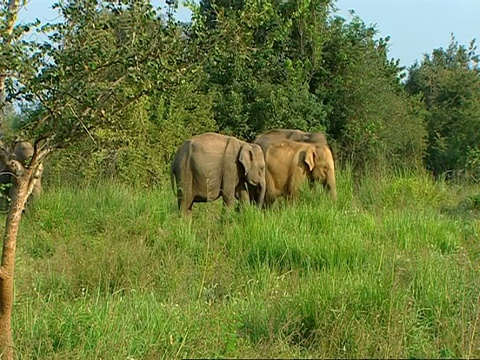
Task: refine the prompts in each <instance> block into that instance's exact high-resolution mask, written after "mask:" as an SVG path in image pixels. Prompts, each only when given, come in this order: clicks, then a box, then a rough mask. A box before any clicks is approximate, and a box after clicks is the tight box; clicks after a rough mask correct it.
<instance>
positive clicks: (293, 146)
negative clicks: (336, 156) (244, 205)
mask: <svg viewBox="0 0 480 360" xmlns="http://www.w3.org/2000/svg"><path fill="white" fill-rule="evenodd" d="M265 164H266V171H265V180H266V185H267V189H266V193H265V200H264V201H265V205H266V206H270V205H271V204H273V203H274V202H275V199H276V198H277V197H278V196H283V197H286V198H288V199H294V198H297V197H298V193H299V190H300V186H301V185H302V183H303V182H304V181H306V180H309V181H310V182H313V181H318V182H321V183H322V184H323V185H324V187H325V188H327V190H328V191H329V192H330V195H331V197H332V198H333V199H334V200H336V198H337V193H336V188H335V166H334V162H333V157H332V153H331V151H330V148H329V147H328V146H327V145H319V146H316V145H314V144H309V143H304V142H297V141H292V140H283V141H281V142H274V143H272V144H269V145H268V147H267V148H266V151H265ZM253 194H254V192H253Z"/></svg>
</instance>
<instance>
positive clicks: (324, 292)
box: [2, 167, 480, 359]
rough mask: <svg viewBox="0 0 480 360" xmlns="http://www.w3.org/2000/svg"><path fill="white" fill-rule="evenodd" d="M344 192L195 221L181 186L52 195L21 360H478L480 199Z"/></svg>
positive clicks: (38, 229) (369, 183) (411, 189)
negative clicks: (181, 204) (186, 212)
mask: <svg viewBox="0 0 480 360" xmlns="http://www.w3.org/2000/svg"><path fill="white" fill-rule="evenodd" d="M337 183H338V192H339V194H338V198H339V200H338V201H337V203H332V201H331V200H330V199H329V198H328V196H326V195H324V194H323V190H322V189H321V188H316V189H314V190H313V191H309V189H304V191H302V194H301V197H300V199H299V200H298V201H297V202H296V203H294V204H286V203H285V202H283V201H279V202H277V203H276V204H275V206H274V207H273V208H272V209H269V210H268V211H260V210H258V209H256V208H255V207H253V206H247V207H245V208H241V209H234V210H231V211H226V210H225V209H224V208H223V207H222V206H221V201H218V202H215V203H209V204H196V205H194V210H193V218H192V219H190V220H185V219H183V218H182V217H181V216H179V214H178V212H177V210H176V198H175V196H174V194H173V193H172V190H171V189H170V187H169V186H167V185H165V186H164V187H159V188H157V189H150V190H147V189H142V188H131V187H127V186H122V185H118V184H117V183H115V182H113V181H112V182H105V183H102V184H94V185H92V186H88V187H84V188H79V187H74V186H71V185H66V184H63V185H61V184H56V185H52V186H49V187H47V188H46V191H45V194H44V196H43V197H42V198H41V199H40V200H39V201H38V202H37V203H36V204H35V207H34V208H33V209H30V210H31V211H28V212H27V213H26V214H25V216H24V218H23V219H22V224H21V228H20V233H19V238H18V244H17V263H16V275H15V276H16V282H15V307H14V313H13V319H12V321H13V331H14V337H15V346H16V357H17V358H18V359H67V358H68V359H95V358H98V359H160V358H215V357H228V358H235V357H237V358H279V357H289V358H368V357H373V358H452V357H453V358H455V357H457V358H479V357H480V334H479V331H478V328H479V327H480V323H479V318H480V281H479V280H478V279H479V270H480V246H479V244H478V242H479V234H480V190H479V188H478V186H477V187H474V186H465V185H460V184H447V183H445V182H435V181H433V180H432V179H431V178H430V177H429V176H427V175H425V174H418V173H401V172H397V173H396V174H392V173H382V172H372V173H371V174H370V175H368V176H358V175H354V174H353V172H352V171H351V170H350V169H349V168H348V167H347V168H344V169H340V171H338V176H337ZM2 220H4V216H2ZM3 223H4V221H3Z"/></svg>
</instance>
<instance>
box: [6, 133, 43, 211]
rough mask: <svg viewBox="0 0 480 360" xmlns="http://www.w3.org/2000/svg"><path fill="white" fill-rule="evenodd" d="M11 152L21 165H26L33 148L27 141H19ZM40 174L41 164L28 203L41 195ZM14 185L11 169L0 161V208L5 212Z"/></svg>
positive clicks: (41, 171) (41, 170)
mask: <svg viewBox="0 0 480 360" xmlns="http://www.w3.org/2000/svg"><path fill="white" fill-rule="evenodd" d="M13 152H14V154H15V158H16V159H17V160H18V161H19V162H20V163H21V164H22V165H26V164H27V163H28V161H30V159H31V158H32V156H33V153H34V148H33V145H32V144H31V143H30V142H28V141H19V142H17V143H16V144H15V146H14V149H13ZM42 174H43V164H41V165H40V166H39V168H38V170H37V171H36V173H35V174H34V175H33V176H34V185H33V188H32V192H31V194H30V196H29V198H28V200H27V201H28V203H31V202H32V201H35V200H36V199H38V198H39V197H40V194H41V193H42ZM13 183H14V179H13V174H12V171H11V169H9V168H8V166H6V165H5V164H4V163H3V162H1V161H0V187H1V189H0V191H1V192H0V208H1V209H2V210H6V209H7V208H8V203H9V201H8V198H11V197H12V194H13V188H12V185H11V184H13Z"/></svg>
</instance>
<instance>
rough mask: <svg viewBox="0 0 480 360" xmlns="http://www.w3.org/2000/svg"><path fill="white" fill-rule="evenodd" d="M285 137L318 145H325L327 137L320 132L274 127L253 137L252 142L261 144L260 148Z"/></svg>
mask: <svg viewBox="0 0 480 360" xmlns="http://www.w3.org/2000/svg"><path fill="white" fill-rule="evenodd" d="M285 139H288V140H293V141H300V142H306V143H310V144H315V145H318V146H320V145H327V138H326V137H325V134H324V133H322V132H313V133H308V132H305V131H301V130H293V129H275V130H270V131H267V132H265V133H263V134H261V135H258V136H257V137H256V138H255V141H254V143H256V144H259V145H260V146H262V148H264V146H268V144H272V143H275V142H280V141H282V140H285ZM264 150H265V149H264Z"/></svg>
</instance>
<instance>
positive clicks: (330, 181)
mask: <svg viewBox="0 0 480 360" xmlns="http://www.w3.org/2000/svg"><path fill="white" fill-rule="evenodd" d="M327 187H328V190H329V192H330V195H331V197H332V199H333V200H334V201H336V200H337V189H336V184H335V174H334V172H333V171H330V172H329V173H328V175H327Z"/></svg>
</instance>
